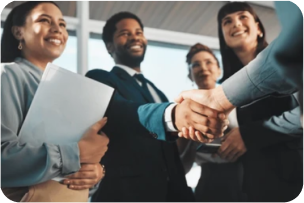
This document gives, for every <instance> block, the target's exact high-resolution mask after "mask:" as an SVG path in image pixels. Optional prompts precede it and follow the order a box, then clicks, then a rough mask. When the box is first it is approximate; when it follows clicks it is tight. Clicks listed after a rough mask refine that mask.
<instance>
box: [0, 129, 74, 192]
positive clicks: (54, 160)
mask: <svg viewBox="0 0 304 203" xmlns="http://www.w3.org/2000/svg"><path fill="white" fill-rule="evenodd" d="M2 134H3V131H2ZM1 153H2V156H1V165H2V168H1V169H2V170H1V186H2V187H22V186H29V185H34V184H37V183H41V182H44V181H47V180H50V179H52V178H54V177H57V176H62V175H68V174H70V173H74V172H76V171H78V170H79V168H80V163H79V158H78V157H79V151H78V146H77V143H75V144H70V145H66V146H58V145H50V144H43V145H42V146H40V147H34V146H31V145H30V144H23V145H20V144H19V143H18V141H17V140H12V141H5V142H2V143H1Z"/></svg>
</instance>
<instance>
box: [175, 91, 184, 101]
mask: <svg viewBox="0 0 304 203" xmlns="http://www.w3.org/2000/svg"><path fill="white" fill-rule="evenodd" d="M174 101H175V102H176V103H178V104H180V103H182V101H184V98H183V96H182V93H180V94H179V95H178V96H177V97H176V98H175V99H174Z"/></svg>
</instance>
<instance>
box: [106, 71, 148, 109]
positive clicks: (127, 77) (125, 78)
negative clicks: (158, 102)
mask: <svg viewBox="0 0 304 203" xmlns="http://www.w3.org/2000/svg"><path fill="white" fill-rule="evenodd" d="M111 72H112V73H114V74H115V75H116V76H117V77H119V78H120V79H121V80H123V81H125V82H126V83H128V84H130V85H131V86H132V87H133V88H135V89H136V90H137V92H139V93H140V95H141V96H142V97H144V99H145V100H146V102H148V103H154V101H151V99H150V97H149V96H148V95H147V94H146V92H145V91H144V90H143V89H142V87H141V86H140V85H139V84H138V83H137V82H136V80H135V78H133V77H131V76H130V75H129V74H128V73H127V72H126V71H124V70H123V69H121V68H119V67H116V66H115V67H114V68H113V69H112V70H111Z"/></svg>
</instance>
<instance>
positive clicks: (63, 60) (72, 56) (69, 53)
mask: <svg viewBox="0 0 304 203" xmlns="http://www.w3.org/2000/svg"><path fill="white" fill-rule="evenodd" d="M53 63H54V64H55V65H58V66H60V67H62V68H65V69H67V70H70V71H72V72H74V73H77V37H76V32H75V31H69V39H68V41H67V44H66V47H65V50H64V52H63V53H62V55H61V56H60V57H59V58H58V59H56V60H55V61H53Z"/></svg>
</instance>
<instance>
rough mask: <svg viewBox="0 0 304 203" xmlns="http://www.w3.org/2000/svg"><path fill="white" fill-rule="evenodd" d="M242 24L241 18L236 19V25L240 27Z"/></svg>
mask: <svg viewBox="0 0 304 203" xmlns="http://www.w3.org/2000/svg"><path fill="white" fill-rule="evenodd" d="M241 25H242V22H241V21H240V20H239V19H235V20H234V27H239V26H241Z"/></svg>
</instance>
